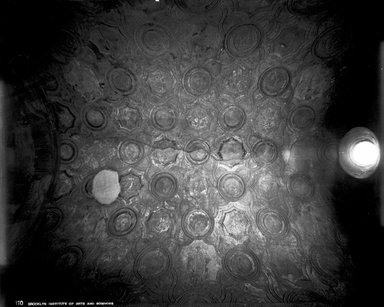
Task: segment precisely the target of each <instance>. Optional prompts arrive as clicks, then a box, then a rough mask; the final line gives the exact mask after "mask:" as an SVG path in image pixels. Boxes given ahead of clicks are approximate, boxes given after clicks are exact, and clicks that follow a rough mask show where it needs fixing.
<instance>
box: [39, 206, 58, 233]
mask: <svg viewBox="0 0 384 307" xmlns="http://www.w3.org/2000/svg"><path fill="white" fill-rule="evenodd" d="M62 219H63V212H62V211H61V210H60V209H59V208H56V207H53V208H47V209H46V211H45V215H44V220H43V228H44V231H45V232H47V233H49V232H53V231H55V230H56V229H57V227H59V225H60V223H61V221H62Z"/></svg>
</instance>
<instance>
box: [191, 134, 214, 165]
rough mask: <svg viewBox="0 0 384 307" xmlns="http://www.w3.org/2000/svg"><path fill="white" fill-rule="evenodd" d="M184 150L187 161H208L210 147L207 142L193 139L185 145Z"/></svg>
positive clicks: (196, 162) (198, 162)
mask: <svg viewBox="0 0 384 307" xmlns="http://www.w3.org/2000/svg"><path fill="white" fill-rule="evenodd" d="M185 152H186V156H187V159H188V161H189V162H191V163H193V164H203V163H205V162H207V161H208V159H209V157H210V152H211V149H210V147H209V145H208V143H207V142H205V141H203V140H200V139H195V140H192V141H190V142H189V143H188V144H187V146H185Z"/></svg>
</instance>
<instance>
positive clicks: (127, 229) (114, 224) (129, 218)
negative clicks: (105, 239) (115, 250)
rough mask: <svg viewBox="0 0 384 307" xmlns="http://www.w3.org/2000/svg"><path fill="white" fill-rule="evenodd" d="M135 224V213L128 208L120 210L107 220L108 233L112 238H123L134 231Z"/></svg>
mask: <svg viewBox="0 0 384 307" xmlns="http://www.w3.org/2000/svg"><path fill="white" fill-rule="evenodd" d="M136 224H137V214H136V212H135V211H133V210H132V209H130V208H121V209H118V210H117V211H115V212H114V213H113V214H112V216H111V217H110V218H109V220H108V233H109V234H111V235H112V236H125V235H127V234H129V233H131V232H132V231H133V230H134V229H135V226H136Z"/></svg>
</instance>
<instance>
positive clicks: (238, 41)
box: [225, 24, 262, 58]
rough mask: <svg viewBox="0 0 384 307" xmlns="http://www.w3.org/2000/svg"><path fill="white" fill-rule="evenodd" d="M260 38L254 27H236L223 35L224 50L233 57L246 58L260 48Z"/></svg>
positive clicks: (248, 25)
mask: <svg viewBox="0 0 384 307" xmlns="http://www.w3.org/2000/svg"><path fill="white" fill-rule="evenodd" d="M261 37H262V34H261V31H260V29H259V28H258V27H257V26H256V25H254V24H242V25H237V26H234V27H232V28H231V29H230V30H229V31H228V32H227V34H226V35H225V48H226V50H227V51H228V53H229V54H230V55H232V56H233V57H239V58H242V57H247V56H250V55H251V54H252V53H253V52H255V51H256V50H257V49H258V48H259V47H260V44H261Z"/></svg>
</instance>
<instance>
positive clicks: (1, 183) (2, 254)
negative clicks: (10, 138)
mask: <svg viewBox="0 0 384 307" xmlns="http://www.w3.org/2000/svg"><path fill="white" fill-rule="evenodd" d="M4 96H5V95H4V85H3V82H2V81H1V80H0V278H1V276H2V275H3V271H4V270H5V267H6V264H7V257H6V253H7V249H6V233H5V229H6V197H5V195H6V193H5V189H6V187H5V183H6V172H5V168H6V163H5V146H4V144H5V135H4V115H5V114H4V105H5V98H4ZM3 305H4V298H3V296H2V291H1V289H0V306H3Z"/></svg>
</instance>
